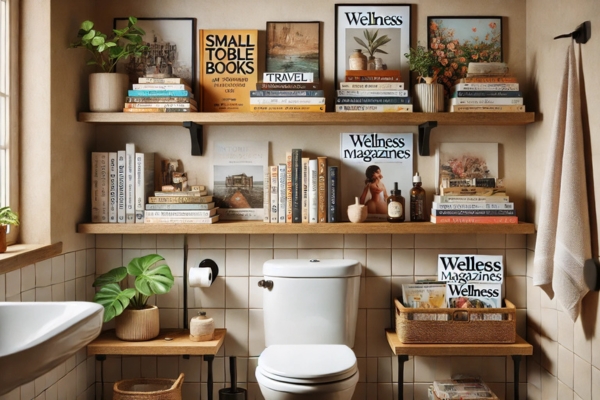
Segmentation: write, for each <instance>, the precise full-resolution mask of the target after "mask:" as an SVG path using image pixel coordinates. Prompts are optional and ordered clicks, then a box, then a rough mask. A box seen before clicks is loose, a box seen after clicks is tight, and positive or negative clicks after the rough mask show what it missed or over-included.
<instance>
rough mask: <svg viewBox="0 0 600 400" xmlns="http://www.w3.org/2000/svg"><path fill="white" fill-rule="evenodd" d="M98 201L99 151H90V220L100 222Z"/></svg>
mask: <svg viewBox="0 0 600 400" xmlns="http://www.w3.org/2000/svg"><path fill="white" fill-rule="evenodd" d="M100 202H101V200H100V153H98V152H92V222H102V216H101V213H100Z"/></svg>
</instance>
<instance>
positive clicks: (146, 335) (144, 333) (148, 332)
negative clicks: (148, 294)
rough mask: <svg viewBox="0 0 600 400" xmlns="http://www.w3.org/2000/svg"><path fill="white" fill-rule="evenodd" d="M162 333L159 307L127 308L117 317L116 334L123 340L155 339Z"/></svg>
mask: <svg viewBox="0 0 600 400" xmlns="http://www.w3.org/2000/svg"><path fill="white" fill-rule="evenodd" d="M159 333H160V320H159V312H158V307H156V306H148V307H146V308H144V309H143V310H131V309H128V308H127V309H125V310H124V311H123V313H121V315H119V316H117V317H116V318H115V334H116V335H117V337H118V338H119V339H121V340H126V341H130V342H141V341H144V340H150V339H154V338H155V337H157V336H158V334H159Z"/></svg>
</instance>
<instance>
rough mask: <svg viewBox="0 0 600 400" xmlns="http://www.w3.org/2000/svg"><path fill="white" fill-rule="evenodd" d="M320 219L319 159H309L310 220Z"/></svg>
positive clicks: (314, 222)
mask: <svg viewBox="0 0 600 400" xmlns="http://www.w3.org/2000/svg"><path fill="white" fill-rule="evenodd" d="M318 219H319V176H318V161H317V160H316V159H311V160H308V222H309V223H310V224H316V223H317V222H318Z"/></svg>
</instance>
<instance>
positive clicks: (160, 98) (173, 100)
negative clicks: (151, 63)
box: [123, 77, 198, 113]
mask: <svg viewBox="0 0 600 400" xmlns="http://www.w3.org/2000/svg"><path fill="white" fill-rule="evenodd" d="M127 94H128V96H127V97H126V99H125V108H123V112H131V113H160V112H196V111H198V108H197V107H198V105H197V103H196V100H194V97H193V96H194V95H193V93H192V89H191V88H190V87H189V86H188V85H187V84H186V83H185V82H184V81H183V79H182V78H145V77H141V78H138V83H134V84H133V85H132V90H129V91H128V92H127Z"/></svg>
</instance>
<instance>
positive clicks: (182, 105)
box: [125, 102, 195, 109]
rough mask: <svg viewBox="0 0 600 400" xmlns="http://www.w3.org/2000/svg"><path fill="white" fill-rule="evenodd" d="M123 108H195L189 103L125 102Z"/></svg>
mask: <svg viewBox="0 0 600 400" xmlns="http://www.w3.org/2000/svg"><path fill="white" fill-rule="evenodd" d="M125 108H190V109H191V108H195V107H194V106H192V104H191V103H138V102H132V103H125Z"/></svg>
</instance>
